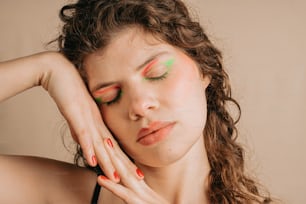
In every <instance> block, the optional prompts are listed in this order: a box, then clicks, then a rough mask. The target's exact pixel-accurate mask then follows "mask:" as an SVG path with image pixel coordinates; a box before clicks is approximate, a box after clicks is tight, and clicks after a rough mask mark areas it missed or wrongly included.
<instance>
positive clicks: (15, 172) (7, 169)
mask: <svg viewBox="0 0 306 204" xmlns="http://www.w3.org/2000/svg"><path fill="white" fill-rule="evenodd" d="M0 164H1V165H0V180H1V183H0V195H1V196H0V203H15V204H19V203H20V204H23V203H32V204H36V203H37V204H42V203H76V204H77V203H80V204H81V203H89V202H90V198H91V195H92V192H93V189H94V185H95V175H94V173H93V172H90V171H88V170H86V169H83V168H78V167H76V166H73V165H71V164H67V163H64V162H60V161H55V160H50V159H42V158H38V157H27V156H0Z"/></svg>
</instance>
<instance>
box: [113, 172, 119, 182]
mask: <svg viewBox="0 0 306 204" xmlns="http://www.w3.org/2000/svg"><path fill="white" fill-rule="evenodd" d="M114 178H115V179H116V180H117V181H119V180H120V176H119V174H118V173H117V171H115V172H114Z"/></svg>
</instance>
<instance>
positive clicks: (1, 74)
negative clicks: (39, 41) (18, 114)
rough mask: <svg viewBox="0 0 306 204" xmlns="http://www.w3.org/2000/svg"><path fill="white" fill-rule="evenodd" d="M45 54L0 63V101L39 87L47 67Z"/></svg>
mask: <svg viewBox="0 0 306 204" xmlns="http://www.w3.org/2000/svg"><path fill="white" fill-rule="evenodd" d="M44 55H46V54H45V53H39V54H36V55H32V56H29V57H23V58H19V59H14V60H10V61H6V62H1V63H0V87H1V89H0V101H2V100H4V99H7V98H9V97H11V96H14V95H16V94H18V93H20V92H22V91H24V90H26V89H29V88H32V87H34V86H38V85H40V80H41V78H42V77H43V75H44V73H46V72H47V67H46V66H44V57H43V56H44Z"/></svg>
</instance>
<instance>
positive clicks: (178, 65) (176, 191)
mask: <svg viewBox="0 0 306 204" xmlns="http://www.w3.org/2000/svg"><path fill="white" fill-rule="evenodd" d="M114 59H116V60H114ZM169 60H172V62H171V63H169ZM152 62H154V63H152ZM165 63H166V65H165ZM167 63H168V64H167ZM169 66H171V67H170V68H169ZM85 69H86V72H87V75H88V82H89V89H90V91H91V94H92V95H94V96H95V98H99V99H101V100H102V101H103V99H104V101H112V100H113V99H114V100H116V102H114V103H111V104H106V103H101V104H100V106H99V107H100V111H101V114H102V117H103V119H104V122H105V124H106V125H107V127H108V128H109V129H110V130H111V132H112V133H113V135H114V136H115V138H116V139H117V141H118V143H119V144H120V145H121V147H122V148H123V149H124V151H125V152H126V153H127V154H128V155H129V156H130V157H132V158H133V160H134V162H135V164H136V166H138V167H139V168H140V169H141V170H142V171H143V172H144V175H145V178H144V180H145V182H144V181H137V180H136V179H135V178H134V176H131V177H129V176H126V171H131V172H132V171H133V170H134V166H133V165H132V163H131V162H130V161H129V160H128V159H127V158H124V157H122V153H120V152H117V149H116V148H111V147H110V146H109V147H108V148H107V151H108V153H109V154H110V155H111V158H112V161H113V163H114V165H115V167H116V169H117V170H118V172H119V175H120V176H121V182H120V183H119V184H116V183H114V182H111V181H110V180H107V179H105V178H103V177H101V178H100V179H99V182H100V184H101V185H102V186H104V187H105V188H103V191H102V199H103V200H104V202H106V203H107V202H109V201H110V200H112V203H114V200H116V198H115V197H116V196H114V195H113V194H111V193H110V191H111V192H113V193H114V194H116V195H117V196H119V197H121V198H122V199H124V200H125V201H127V202H128V203H133V202H131V201H130V200H127V199H128V198H126V197H128V196H127V195H131V194H132V195H133V196H134V197H137V196H138V197H140V195H141V194H145V193H144V192H151V191H150V190H149V191H143V189H148V188H149V189H151V190H153V192H156V193H157V195H155V196H156V198H158V195H159V196H161V197H162V198H164V199H165V200H166V201H163V202H169V203H205V202H207V198H206V195H205V193H204V192H205V191H206V185H207V181H206V179H207V175H208V173H209V169H210V167H209V163H208V160H207V155H206V150H205V147H204V140H203V133H202V131H203V129H204V126H205V122H206V121H205V118H206V117H205V116H206V111H207V110H206V98H205V89H206V87H207V86H208V84H209V82H210V81H209V77H208V76H204V77H202V76H201V74H200V73H199V69H198V67H197V65H196V63H195V62H194V61H193V60H192V59H191V58H190V57H188V56H187V55H186V54H185V53H184V52H182V51H181V50H180V49H178V48H175V47H173V46H171V45H169V44H167V43H163V42H160V41H158V40H156V38H154V37H153V36H151V35H149V34H146V33H144V32H143V31H142V30H141V29H139V28H137V27H132V28H128V29H126V30H124V31H122V32H120V33H119V34H118V35H116V37H114V39H113V40H112V41H111V43H110V44H109V45H108V46H107V48H106V49H104V50H101V51H98V52H96V53H94V54H91V55H90V56H88V57H87V58H86V60H85ZM164 74H165V75H166V77H164V78H163V79H162V80H152V78H154V77H160V76H162V75H164ZM143 79H146V80H143ZM118 87H119V88H118ZM120 91H122V94H121V95H120ZM118 96H120V97H118ZM153 121H167V122H174V124H175V125H174V127H173V128H172V129H171V131H170V132H169V134H167V136H166V137H165V138H164V139H163V140H161V141H159V142H156V143H154V144H153V145H149V146H145V145H142V144H140V143H139V142H137V134H138V132H139V130H140V129H141V128H143V127H146V126H147V125H148V124H150V123H151V122H153ZM127 133H128V134H127ZM113 142H115V141H113ZM178 178H179V179H178ZM194 189H197V191H194ZM151 194H154V193H152V192H151ZM136 200H137V199H136ZM140 200H141V199H140ZM144 200H145V201H148V200H146V199H143V200H141V201H144ZM115 203H121V201H119V200H116V202H115Z"/></svg>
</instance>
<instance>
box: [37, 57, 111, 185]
mask: <svg viewBox="0 0 306 204" xmlns="http://www.w3.org/2000/svg"><path fill="white" fill-rule="evenodd" d="M45 55H46V57H45V60H44V65H45V66H46V67H47V69H46V70H47V71H45V73H44V74H43V75H42V76H41V79H40V84H41V85H42V86H43V87H44V88H45V89H46V90H47V91H48V92H49V94H50V96H51V97H52V98H53V99H54V101H55V103H56V104H57V106H58V108H59V110H60V112H61V113H62V114H63V116H64V117H65V119H66V120H67V122H68V124H69V128H70V131H71V133H72V136H73V138H74V140H76V141H77V142H78V143H79V144H80V145H81V148H82V151H83V153H84V156H85V158H86V160H87V162H88V164H89V165H91V166H96V165H97V162H98V163H99V165H100V167H101V169H102V170H103V172H104V173H105V175H106V176H107V177H108V178H110V179H111V180H113V181H116V173H115V172H116V170H115V167H114V165H113V164H112V160H111V159H110V157H109V156H108V153H107V152H106V150H105V148H104V145H103V138H112V135H111V134H110V132H109V131H108V129H107V128H106V126H105V125H104V123H103V120H102V118H101V114H100V112H99V110H98V107H97V105H96V103H95V102H94V100H93V99H92V97H91V96H90V95H89V93H88V91H87V89H86V87H85V85H84V82H83V81H82V79H81V77H80V75H79V73H78V72H77V70H76V68H75V67H74V65H73V64H72V63H71V62H70V61H68V60H67V59H66V58H65V57H64V56H63V55H61V54H60V53H56V52H49V53H46V54H45Z"/></svg>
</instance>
